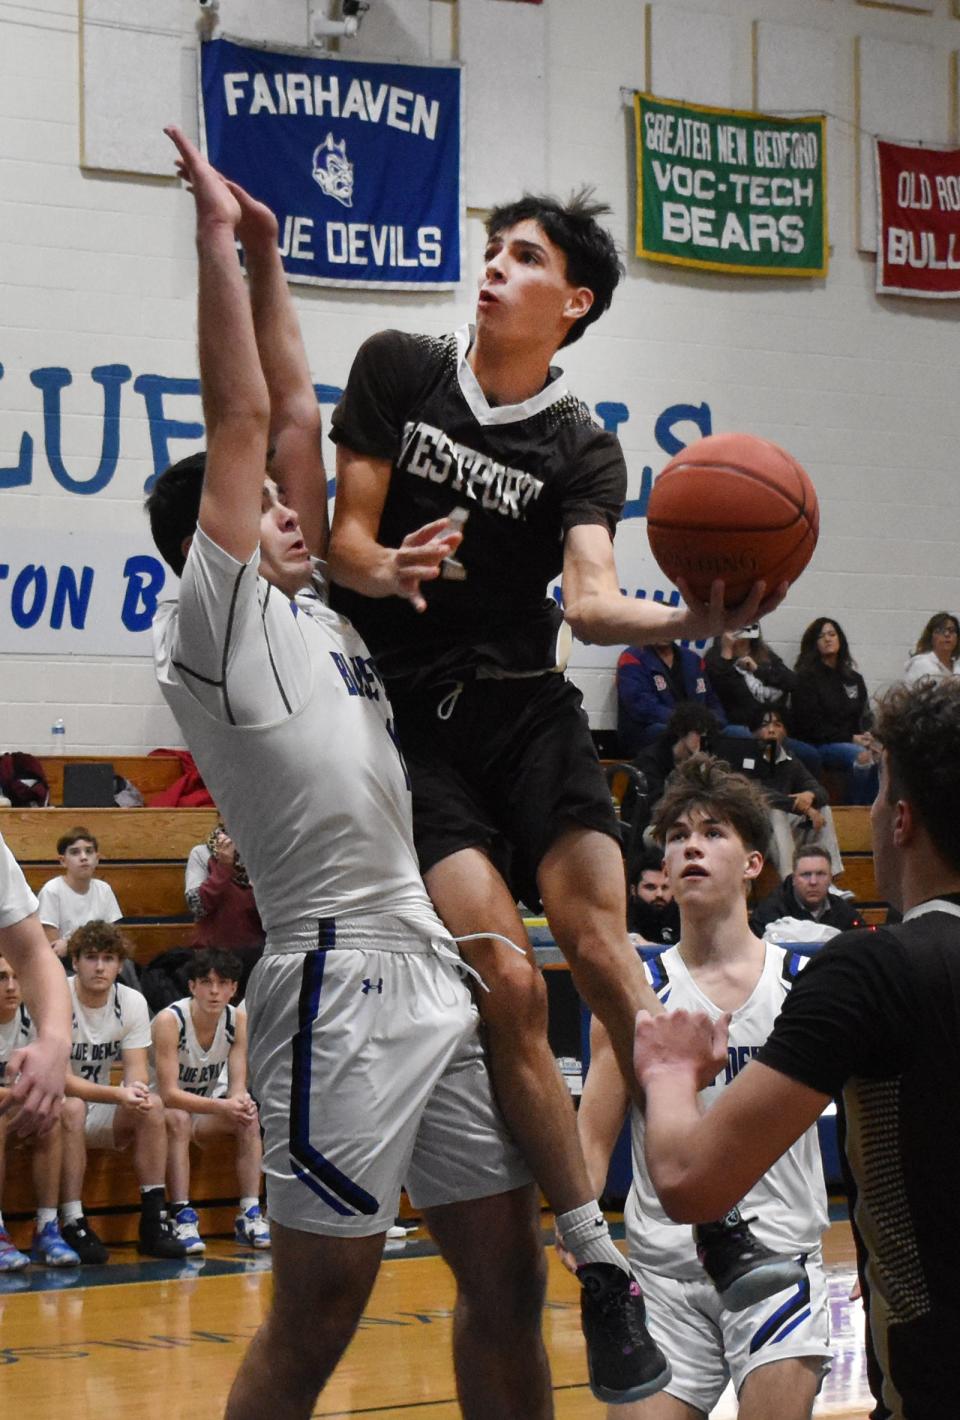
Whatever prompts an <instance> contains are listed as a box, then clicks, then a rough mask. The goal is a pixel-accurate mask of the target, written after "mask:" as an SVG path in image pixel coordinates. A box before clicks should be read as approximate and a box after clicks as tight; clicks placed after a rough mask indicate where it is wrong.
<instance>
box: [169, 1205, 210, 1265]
mask: <svg viewBox="0 0 960 1420" xmlns="http://www.w3.org/2000/svg"><path fill="white" fill-rule="evenodd" d="M199 1222H200V1219H199V1218H198V1217H197V1214H196V1212H195V1211H194V1209H193V1208H191V1207H190V1205H189V1204H187V1206H186V1208H180V1209H179V1210H178V1211H177V1212H176V1213H174V1215H173V1231H174V1233H175V1235H176V1237H177V1239H178V1240H179V1241H180V1242H182V1243H183V1245H184V1247H185V1248H186V1250H187V1255H188V1256H192V1255H193V1254H194V1253H198V1252H206V1250H207V1245H206V1243H205V1242H204V1240H203V1238H202V1237H201V1236H200V1229H199V1228H198V1226H197V1224H198V1223H199Z"/></svg>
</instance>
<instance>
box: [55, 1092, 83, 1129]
mask: <svg viewBox="0 0 960 1420" xmlns="http://www.w3.org/2000/svg"><path fill="white" fill-rule="evenodd" d="M86 1119H87V1105H86V1101H85V1100H82V1099H78V1098H77V1096H76V1095H67V1096H66V1098H65V1099H64V1101H63V1103H62V1104H61V1106H60V1124H61V1126H62V1127H63V1128H64V1129H65V1130H67V1131H68V1132H69V1133H74V1134H77V1133H81V1132H82V1130H83V1127H84V1125H85V1124H86Z"/></svg>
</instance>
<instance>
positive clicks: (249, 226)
mask: <svg viewBox="0 0 960 1420" xmlns="http://www.w3.org/2000/svg"><path fill="white" fill-rule="evenodd" d="M223 181H224V182H225V183H226V185H227V187H228V188H229V189H230V191H231V193H232V194H233V196H234V197H235V198H236V199H237V202H238V203H239V205H240V221H239V222H238V223H237V236H238V237H239V238H240V240H241V242H243V245H244V247H245V248H247V249H249V248H251V247H259V246H267V245H269V246H271V247H273V246H276V243H277V236H278V235H279V231H280V229H279V226H278V225H277V219H276V217H275V216H274V214H273V212H271V210H270V208H269V207H268V206H267V205H266V203H265V202H258V201H257V199H256V198H255V197H251V196H250V194H249V192H247V190H246V188H243V187H241V186H240V184H239V183H238V182H231V181H230V179H229V178H224V179H223Z"/></svg>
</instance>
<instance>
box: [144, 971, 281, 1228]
mask: <svg viewBox="0 0 960 1420" xmlns="http://www.w3.org/2000/svg"><path fill="white" fill-rule="evenodd" d="M242 971H243V967H242V964H241V962H240V959H239V957H236V956H234V954H233V953H232V952H225V951H221V950H220V949H219V948H216V947H208V948H204V949H201V950H200V951H196V952H194V953H193V956H192V958H191V961H190V964H189V966H188V968H187V983H188V985H189V987H190V995H189V996H184V997H183V998H182V999H181V1000H179V1001H174V1002H173V1004H172V1005H170V1006H168V1007H167V1008H166V1009H165V1010H163V1011H160V1012H159V1013H158V1014H157V1015H156V1016H155V1017H154V1020H153V1025H152V1026H151V1032H152V1035H153V1065H154V1072H155V1074H156V1081H157V1090H158V1092H159V1095H160V1098H161V1099H162V1100H163V1103H164V1107H165V1109H166V1116H167V1191H168V1193H169V1195H170V1200H171V1205H170V1206H171V1209H172V1212H173V1225H174V1228H175V1229H176V1233H177V1237H178V1238H179V1239H180V1241H181V1242H182V1243H184V1244H185V1245H186V1248H187V1251H188V1252H189V1253H190V1254H191V1255H192V1254H194V1253H201V1252H204V1251H206V1244H205V1243H204V1241H203V1239H202V1238H201V1236H200V1230H199V1222H200V1220H199V1217H198V1216H197V1211H196V1209H195V1208H193V1207H192V1206H191V1203H190V1145H191V1143H193V1144H197V1145H199V1147H200V1148H204V1147H205V1146H206V1145H208V1144H211V1143H215V1142H216V1141H217V1140H222V1139H223V1137H224V1136H225V1135H230V1136H231V1137H232V1138H233V1141H234V1150H235V1153H236V1166H237V1182H238V1184H239V1185H240V1211H239V1213H238V1214H237V1217H236V1220H235V1223H234V1236H235V1237H236V1240H237V1242H239V1243H243V1244H244V1245H245V1246H247V1247H255V1248H268V1247H269V1246H270V1229H269V1226H268V1225H267V1220H266V1218H265V1217H264V1216H263V1214H262V1213H261V1211H260V1169H261V1165H262V1162H263V1149H262V1146H261V1143H260V1116H259V1114H258V1113H257V1106H256V1104H255V1103H254V1101H253V1099H252V1097H251V1096H250V1094H249V1093H248V1092H247V1013H246V1010H245V1009H244V1008H243V1007H242V1006H241V1007H237V1006H233V1005H231V1004H230V1003H231V1002H232V1000H233V998H234V996H235V995H236V994H237V987H238V985H239V984H240V977H241V974H242ZM224 1071H226V1075H227V1086H226V1091H225V1092H224V1091H223V1090H222V1089H221V1088H220V1080H221V1077H222V1075H223V1073H224Z"/></svg>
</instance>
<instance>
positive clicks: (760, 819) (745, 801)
mask: <svg viewBox="0 0 960 1420" xmlns="http://www.w3.org/2000/svg"><path fill="white" fill-rule="evenodd" d="M692 809H700V810H701V811H704V812H710V813H711V814H713V815H715V816H716V817H717V818H718V819H721V820H722V821H723V822H725V823H730V824H732V825H733V827H734V828H735V829H736V831H737V833H738V834H739V835H740V837H741V838H742V839H743V841H744V843H745V844H746V845H747V847H748V848H750V849H752V850H754V851H755V852H757V853H765V852H766V851H767V845H768V843H769V842H770V815H769V813H768V812H767V804H766V800H765V799H764V797H763V792H762V790H761V789H760V788H759V787H758V786H757V785H756V784H754V783H753V782H752V781H751V780H749V779H748V778H747V777H746V776H745V775H743V774H737V773H736V772H735V771H734V770H732V769H731V768H730V766H729V764H727V763H726V761H725V760H722V759H716V758H714V756H713V755H711V754H694V755H691V757H690V758H689V759H688V760H687V761H686V763H684V764H681V765H680V766H679V768H677V769H675V770H674V771H673V773H672V774H671V775H670V778H669V779H668V780H667V787H666V789H665V790H664V793H663V798H662V799H661V800H660V802H659V803H658V804H657V807H656V809H655V810H654V813H653V824H652V830H653V837H654V839H655V841H656V842H657V843H659V844H661V845H662V844H663V843H665V842H666V837H667V834H668V833H669V832H670V829H671V828H672V827H673V825H674V824H675V823H676V821H677V819H678V818H681V817H682V816H683V815H684V814H688V813H690V811H691V810H692Z"/></svg>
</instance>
